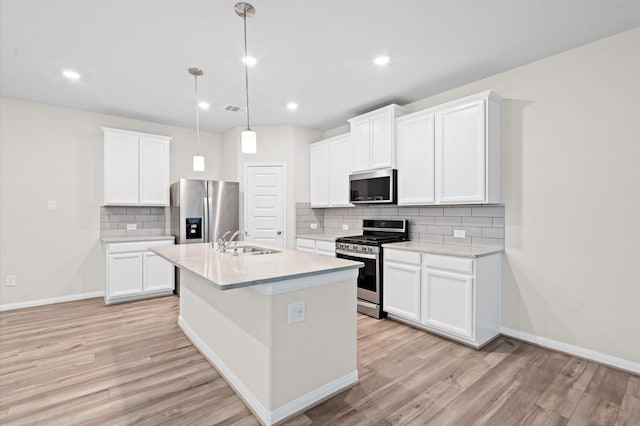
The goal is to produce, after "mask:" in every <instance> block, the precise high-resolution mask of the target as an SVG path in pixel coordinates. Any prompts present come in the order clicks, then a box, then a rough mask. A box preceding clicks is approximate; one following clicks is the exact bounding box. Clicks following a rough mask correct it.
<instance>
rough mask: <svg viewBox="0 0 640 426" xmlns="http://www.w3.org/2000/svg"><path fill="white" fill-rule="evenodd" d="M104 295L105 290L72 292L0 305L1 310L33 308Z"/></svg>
mask: <svg viewBox="0 0 640 426" xmlns="http://www.w3.org/2000/svg"><path fill="white" fill-rule="evenodd" d="M94 297H104V291H92V292H91V293H80V294H71V295H69V296H60V297H51V298H49V299H39V300H30V301H28V302H18V303H7V304H4V305H0V312H2V311H12V310H14V309H22V308H32V307H34V306H42V305H53V304H54V303H62V302H72V301H74V300H82V299H93V298H94Z"/></svg>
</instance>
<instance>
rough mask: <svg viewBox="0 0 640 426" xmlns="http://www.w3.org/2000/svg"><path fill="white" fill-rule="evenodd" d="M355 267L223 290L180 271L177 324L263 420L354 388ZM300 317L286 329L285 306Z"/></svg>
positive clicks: (267, 421) (286, 414)
mask: <svg viewBox="0 0 640 426" xmlns="http://www.w3.org/2000/svg"><path fill="white" fill-rule="evenodd" d="M357 275H358V270H357V269H348V270H341V271H335V272H325V273H321V274H318V275H313V276H307V277H300V278H294V279H288V280H283V281H280V282H271V283H268V284H263V285H257V286H252V287H245V288H236V289H233V290H232V291H221V290H218V289H216V288H214V287H212V285H211V282H210V281H209V280H207V279H204V278H202V277H201V276H200V275H197V274H194V273H192V272H190V271H188V270H186V269H182V270H181V294H180V318H179V325H180V327H181V329H182V330H183V332H184V333H185V334H186V335H187V337H189V339H190V340H191V341H192V342H193V344H194V346H195V347H196V348H198V350H199V351H200V352H201V353H202V354H203V355H204V356H205V357H206V358H207V359H208V360H209V362H211V364H213V365H214V366H215V367H216V369H217V370H218V371H219V372H220V373H221V374H222V375H223V376H224V378H225V379H226V380H227V382H228V383H229V384H230V385H231V386H232V387H233V388H234V390H235V391H236V392H237V393H238V394H239V395H240V397H241V398H242V399H243V400H244V401H245V403H246V404H247V405H248V406H249V408H250V409H251V410H252V411H253V413H254V414H255V415H256V416H257V417H258V419H259V420H261V421H262V422H263V423H265V424H267V425H270V424H273V423H276V422H279V421H281V420H283V419H285V418H287V417H289V416H291V415H293V414H295V413H298V412H300V411H301V410H303V409H305V408H307V407H309V406H311V405H313V404H315V403H317V402H318V401H321V400H322V399H325V398H326V397H328V396H330V395H332V394H334V393H337V392H339V391H341V390H344V389H345V388H347V387H349V386H351V385H353V384H354V383H356V382H357V381H358V371H357V363H356V339H357V330H356V283H355V281H356V279H357ZM295 302H304V303H305V319H304V321H302V322H297V323H293V324H289V315H288V309H289V304H291V303H295Z"/></svg>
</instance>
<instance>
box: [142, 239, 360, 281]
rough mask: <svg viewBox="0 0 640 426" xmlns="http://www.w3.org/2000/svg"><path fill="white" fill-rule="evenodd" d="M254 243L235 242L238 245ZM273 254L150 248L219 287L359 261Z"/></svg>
mask: <svg viewBox="0 0 640 426" xmlns="http://www.w3.org/2000/svg"><path fill="white" fill-rule="evenodd" d="M245 245H251V246H256V245H255V244H238V247H242V246H245ZM278 250H279V251H280V252H279V253H273V254H260V255H251V254H240V255H238V256H234V255H233V248H231V249H228V250H227V251H226V252H225V253H219V252H217V251H216V249H215V248H213V247H211V244H210V243H205V244H177V245H172V246H162V247H152V248H151V251H153V252H155V253H157V254H159V255H160V256H161V257H163V258H164V259H166V260H168V261H169V262H171V263H173V264H174V265H176V266H178V267H180V268H184V269H187V270H189V271H191V272H193V273H194V274H196V275H199V276H201V277H203V278H204V279H206V280H209V281H211V283H212V284H213V285H214V286H215V287H216V288H218V289H220V290H229V289H233V288H240V287H249V286H254V285H260V284H267V283H273V282H277V281H284V280H288V279H294V278H301V277H305V276H312V275H320V274H325V273H330V272H338V271H344V270H348V269H358V268H361V267H362V266H363V263H362V262H353V261H350V260H346V259H338V258H335V257H329V256H322V255H317V254H311V253H305V252H301V251H296V250H284V249H282V250H281V249H278Z"/></svg>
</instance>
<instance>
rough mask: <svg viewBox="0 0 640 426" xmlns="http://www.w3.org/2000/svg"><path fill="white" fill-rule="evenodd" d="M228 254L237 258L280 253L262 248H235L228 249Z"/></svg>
mask: <svg viewBox="0 0 640 426" xmlns="http://www.w3.org/2000/svg"><path fill="white" fill-rule="evenodd" d="M229 252H232V253H233V255H234V256H238V255H240V254H250V255H258V254H274V253H281V252H280V251H278V250H273V249H268V248H264V247H255V246H242V247H236V248H233V249H229Z"/></svg>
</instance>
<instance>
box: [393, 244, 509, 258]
mask: <svg viewBox="0 0 640 426" xmlns="http://www.w3.org/2000/svg"><path fill="white" fill-rule="evenodd" d="M382 247H384V248H390V249H396V250H406V251H414V252H416V251H417V252H420V253H431V254H442V255H446V256H459V257H481V256H488V255H490V254H495V253H502V252H504V249H503V248H498V247H471V246H455V245H451V244H448V245H447V244H430V243H420V242H417V241H403V242H401V243H389V244H383V245H382Z"/></svg>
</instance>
